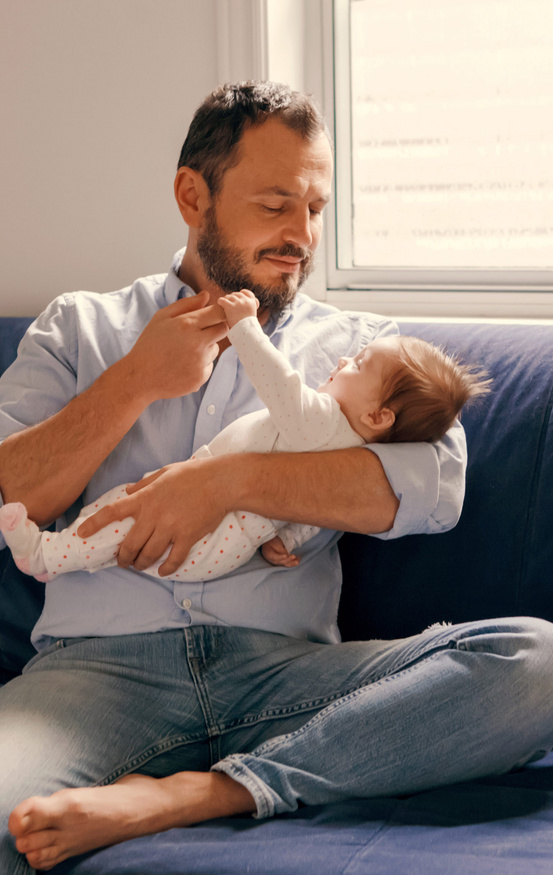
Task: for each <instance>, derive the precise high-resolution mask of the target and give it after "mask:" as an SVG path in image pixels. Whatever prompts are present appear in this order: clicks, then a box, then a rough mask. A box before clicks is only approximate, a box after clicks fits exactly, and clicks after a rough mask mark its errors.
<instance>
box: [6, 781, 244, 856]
mask: <svg viewBox="0 0 553 875" xmlns="http://www.w3.org/2000/svg"><path fill="white" fill-rule="evenodd" d="M255 810H256V806H255V803H254V801H253V797H252V796H251V795H250V793H249V792H248V791H247V790H246V788H245V787H243V786H242V785H241V784H238V783H237V782H236V781H233V780H232V778H229V777H228V775H225V774H223V773H222V772H179V773H178V774H176V775H171V776H169V777H168V778H150V777H149V776H147V775H127V776H126V777H125V778H121V779H120V780H119V781H117V783H115V784H111V785H109V786H107V787H87V788H77V789H67V790H59V791H58V792H57V793H54V794H53V795H52V796H32V797H31V798H29V799H26V800H25V801H24V802H21V803H20V804H19V805H18V806H17V808H15V809H14V810H13V812H12V814H11V816H10V820H9V829H10V832H11V833H12V835H13V836H14V837H15V839H16V846H17V850H18V851H19V852H20V853H21V854H25V856H26V857H27V861H28V863H29V865H30V866H32V867H33V868H35V869H43V870H46V869H51V868H52V867H53V866H56V865H57V864H58V863H61V862H62V860H66V859H67V858H68V857H74V856H75V855H76V854H83V853H85V852H86V851H92V850H94V849H95V848H101V847H105V846H106V845H114V844H117V842H122V841H125V840H126V839H131V838H136V837H137V836H142V835H149V834H150V833H154V832H162V831H163V830H166V829H172V828H173V827H180V826H190V825H191V824H193V823H199V822H200V821H203V820H211V819H213V818H216V817H227V816H230V815H232V814H245V813H247V812H254V811H255Z"/></svg>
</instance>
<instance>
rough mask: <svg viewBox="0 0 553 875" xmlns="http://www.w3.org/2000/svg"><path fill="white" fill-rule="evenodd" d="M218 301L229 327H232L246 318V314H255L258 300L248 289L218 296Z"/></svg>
mask: <svg viewBox="0 0 553 875" xmlns="http://www.w3.org/2000/svg"><path fill="white" fill-rule="evenodd" d="M218 303H219V304H220V306H221V309H222V310H223V313H224V314H225V319H226V320H227V322H228V326H229V328H234V326H235V325H236V323H237V322H240V320H241V319H246V318H247V317H248V316H256V315H257V308H258V307H259V301H258V300H257V298H256V297H255V295H254V293H253V292H250V291H249V290H248V289H242V291H240V292H231V293H230V294H229V295H223V296H222V297H221V298H219V301H218Z"/></svg>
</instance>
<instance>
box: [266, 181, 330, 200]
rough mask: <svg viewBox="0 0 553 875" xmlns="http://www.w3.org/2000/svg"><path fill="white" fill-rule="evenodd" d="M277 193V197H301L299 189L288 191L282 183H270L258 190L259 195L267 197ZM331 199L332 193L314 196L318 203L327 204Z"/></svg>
mask: <svg viewBox="0 0 553 875" xmlns="http://www.w3.org/2000/svg"><path fill="white" fill-rule="evenodd" d="M271 194H272V195H277V197H288V198H293V199H295V200H297V199H299V198H300V197H301V194H299V193H298V192H297V191H288V189H287V188H282V187H281V186H280V185H270V186H268V187H267V188H263V189H261V190H260V191H258V192H257V196H258V197H265V196H266V195H271ZM329 200H330V195H324V194H322V195H319V197H316V198H314V201H316V202H317V203H322V204H327V203H328V202H329Z"/></svg>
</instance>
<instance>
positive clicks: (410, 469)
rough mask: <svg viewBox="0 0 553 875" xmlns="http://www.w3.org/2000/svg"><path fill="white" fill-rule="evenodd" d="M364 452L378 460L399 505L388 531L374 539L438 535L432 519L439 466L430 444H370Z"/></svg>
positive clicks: (436, 497)
mask: <svg viewBox="0 0 553 875" xmlns="http://www.w3.org/2000/svg"><path fill="white" fill-rule="evenodd" d="M367 449H369V450H370V451H371V452H372V453H374V454H375V455H376V456H378V458H379V459H380V461H381V463H382V466H383V468H384V472H385V474H386V477H387V478H388V482H389V483H390V486H391V487H392V489H393V491H394V493H395V494H396V496H397V498H398V499H399V502H400V504H399V509H398V512H397V514H396V518H395V521H394V525H393V526H392V528H391V529H390V530H389V531H387V532H380V533H379V534H376V535H374V537H375V538H380V539H382V540H391V539H392V538H401V537H403V536H404V535H415V534H430V533H433V532H436V531H441V528H439V527H437V526H436V524H435V522H434V520H433V518H432V515H433V513H434V512H435V510H436V508H437V506H438V501H439V486H440V465H439V461H438V456H437V453H436V450H435V448H434V447H433V446H432V444H423V443H412V444H378V443H374V444H370V445H369V446H367Z"/></svg>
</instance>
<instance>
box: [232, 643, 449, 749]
mask: <svg viewBox="0 0 553 875" xmlns="http://www.w3.org/2000/svg"><path fill="white" fill-rule="evenodd" d="M448 649H451V648H448ZM442 651H443V648H442V647H440V648H439V649H438V650H434V651H432V652H429V653H426V654H424V657H423V658H424V659H428V660H433V659H435V658H436V657H437V656H438V655H439V654H440V653H441V652H442ZM421 661H422V659H421V658H419V659H416V660H414V661H413V662H412V663H411V664H409V665H407V666H405V667H404V668H402V669H400V670H399V671H394V672H393V673H392V674H386V675H383V676H381V677H380V678H379V679H377V680H372V681H370V682H368V683H366V684H361V685H360V686H359V687H357V688H356V689H354V690H352V691H351V692H350V693H347V694H346V695H344V696H340V698H339V699H338V700H336V699H335V700H334V701H333V702H332V703H331V704H330V705H329V706H327V707H326V708H324V709H323V710H321V711H318V712H317V714H315V715H314V716H313V717H312V718H311V720H308V721H307V723H304V725H303V726H300V727H299V728H298V729H295V730H294V731H293V732H289V733H287V734H286V735H284V736H279V737H278V740H277V739H269V740H268V741H265V742H263V744H260V745H259V747H256V748H255V753H253V752H252V753H246V754H238V756H240V757H243V758H248V757H250V756H254V758H257V757H259V756H263V755H265V754H266V753H267V752H269V751H270V750H272V749H273V748H274V747H278V746H280V745H281V744H282V741H283V739H287V740H288V739H290V738H298V737H299V736H301V735H303V734H304V733H305V732H307V731H308V730H310V729H311V727H312V726H313V724H314V723H315V721H317V720H322V719H324V718H325V716H326V714H328V712H329V710H330V709H333V710H335V709H336V708H339V707H340V706H341V705H342V704H345V703H346V702H351V701H352V700H353V699H356V698H358V697H359V696H360V695H361V693H362V692H363V691H364V690H365V689H366V688H367V687H375V686H382V684H386V683H391V682H392V681H394V680H395V679H396V678H397V677H398V676H399V675H406V674H410V673H411V672H412V671H414V670H415V669H416V668H417V666H418V665H419V663H420V662H421Z"/></svg>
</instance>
